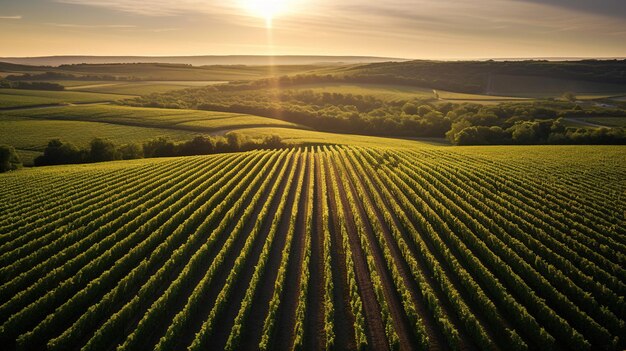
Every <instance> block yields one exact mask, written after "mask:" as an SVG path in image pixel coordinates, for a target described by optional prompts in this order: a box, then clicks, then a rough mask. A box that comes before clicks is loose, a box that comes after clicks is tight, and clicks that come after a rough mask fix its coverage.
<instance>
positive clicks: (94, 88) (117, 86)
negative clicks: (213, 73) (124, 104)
mask: <svg viewBox="0 0 626 351" xmlns="http://www.w3.org/2000/svg"><path fill="white" fill-rule="evenodd" d="M68 82H69V83H70V84H71V86H69V85H67V86H66V85H65V84H67V83H68ZM54 83H58V84H61V85H63V86H66V90H71V91H86V92H94V93H105V94H122V95H149V94H154V93H165V92H168V91H172V90H180V89H187V88H193V87H201V86H206V85H212V84H221V83H224V82H222V81H154V82H151V81H140V82H120V81H112V82H106V81H104V82H103V81H100V82H88V83H87V84H81V85H78V84H75V82H72V81H55V82H54Z"/></svg>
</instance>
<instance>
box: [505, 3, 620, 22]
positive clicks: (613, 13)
mask: <svg viewBox="0 0 626 351" xmlns="http://www.w3.org/2000/svg"><path fill="white" fill-rule="evenodd" d="M515 1H519V2H530V3H536V4H541V5H548V6H553V7H559V8H563V9H567V10H574V11H579V12H582V13H593V14H598V15H603V16H607V17H617V18H626V1H624V0H593V1H590V0H515Z"/></svg>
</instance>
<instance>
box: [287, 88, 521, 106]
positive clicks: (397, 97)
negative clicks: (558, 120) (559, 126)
mask: <svg viewBox="0 0 626 351" xmlns="http://www.w3.org/2000/svg"><path fill="white" fill-rule="evenodd" d="M293 89H296V90H312V91H314V92H318V93H322V92H327V93H339V94H353V95H371V96H374V97H376V98H378V99H381V100H384V101H406V100H411V99H429V98H434V93H433V89H428V88H419V87H412V86H407V85H387V84H365V83H362V84H342V83H325V84H321V83H320V84H304V85H300V86H295V87H293ZM436 91H437V94H438V95H439V98H440V99H441V100H443V101H450V102H459V103H460V102H473V103H478V104H480V103H487V104H488V103H500V102H522V101H527V100H529V99H524V98H516V97H507V96H491V95H479V94H465V93H455V92H449V91H444V90H436Z"/></svg>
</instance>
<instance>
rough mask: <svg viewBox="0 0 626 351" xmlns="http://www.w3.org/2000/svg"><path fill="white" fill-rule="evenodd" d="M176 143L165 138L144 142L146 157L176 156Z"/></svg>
mask: <svg viewBox="0 0 626 351" xmlns="http://www.w3.org/2000/svg"><path fill="white" fill-rule="evenodd" d="M174 148H175V145H174V143H172V142H171V141H168V140H167V139H165V138H158V139H154V140H150V141H148V142H146V143H144V144H143V154H144V156H145V157H171V156H175V152H174V151H175V150H174Z"/></svg>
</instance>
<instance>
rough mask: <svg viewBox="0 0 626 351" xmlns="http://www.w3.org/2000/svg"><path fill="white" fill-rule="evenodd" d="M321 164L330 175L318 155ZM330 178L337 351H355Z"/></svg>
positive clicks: (351, 318)
mask: <svg viewBox="0 0 626 351" xmlns="http://www.w3.org/2000/svg"><path fill="white" fill-rule="evenodd" d="M316 158H317V162H319V163H320V172H326V174H328V165H327V164H326V162H324V167H322V164H321V163H322V162H321V161H322V160H320V157H319V156H318V155H316ZM331 189H332V185H331V182H330V177H328V176H327V177H326V192H327V194H328V212H329V218H328V220H329V223H328V226H329V231H330V234H331V251H330V253H331V257H330V258H331V264H332V267H333V277H332V278H333V292H334V296H333V304H334V307H335V315H334V319H333V323H334V328H335V348H336V349H337V350H355V349H356V343H355V335H354V315H353V314H352V310H351V309H350V292H349V291H348V278H347V271H346V252H345V251H344V250H343V246H342V241H341V238H340V235H341V234H340V233H341V229H340V227H339V221H338V220H337V218H336V217H335V216H333V215H331V214H332V213H337V202H336V201H337V199H336V198H335V192H334V191H332V190H331Z"/></svg>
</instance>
